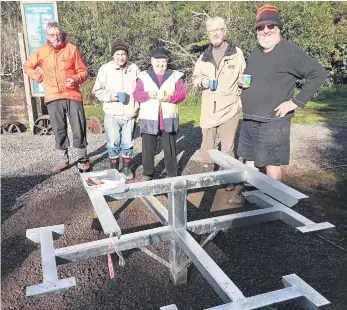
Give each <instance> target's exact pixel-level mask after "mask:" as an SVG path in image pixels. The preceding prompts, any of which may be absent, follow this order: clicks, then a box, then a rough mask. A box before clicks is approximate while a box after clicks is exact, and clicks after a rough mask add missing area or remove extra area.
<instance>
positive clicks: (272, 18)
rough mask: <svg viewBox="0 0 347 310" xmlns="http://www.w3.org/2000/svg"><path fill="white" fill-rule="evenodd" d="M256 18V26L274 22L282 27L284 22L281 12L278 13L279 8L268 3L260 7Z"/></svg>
mask: <svg viewBox="0 0 347 310" xmlns="http://www.w3.org/2000/svg"><path fill="white" fill-rule="evenodd" d="M256 19H257V23H256V24H255V28H257V27H258V26H265V25H269V24H274V25H277V26H278V27H279V28H282V22H281V18H280V14H279V13H278V8H277V7H276V6H274V5H270V4H266V5H264V6H262V7H260V8H259V9H258V12H257V16H256Z"/></svg>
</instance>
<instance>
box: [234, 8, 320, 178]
mask: <svg viewBox="0 0 347 310" xmlns="http://www.w3.org/2000/svg"><path fill="white" fill-rule="evenodd" d="M255 27H256V31H257V38H258V43H259V45H258V46H257V47H256V48H255V49H254V50H253V51H252V53H251V54H250V56H249V58H248V61H247V66H246V70H245V72H244V73H245V74H249V75H252V82H251V86H250V88H248V89H244V90H243V91H242V95H241V100H242V107H243V119H244V121H243V123H242V127H241V132H240V139H239V146H238V155H239V156H241V157H242V158H243V159H245V160H246V165H247V166H249V167H253V168H256V169H257V168H260V167H266V174H267V175H268V176H270V177H272V178H273V179H276V180H278V181H280V180H281V177H282V173H281V166H282V165H288V164H289V153H290V137H289V134H290V124H291V118H292V117H293V116H294V110H295V109H296V108H297V107H301V108H304V107H305V105H306V103H307V102H308V101H309V100H310V99H311V98H312V96H313V95H314V93H315V92H316V91H317V90H318V89H319V87H320V86H321V85H322V83H323V81H324V80H325V78H326V71H325V70H324V68H323V67H322V66H321V65H320V64H319V63H318V62H317V61H316V60H314V59H313V58H311V57H310V56H309V55H307V54H306V53H305V52H304V51H303V50H302V49H301V48H299V47H298V46H297V45H295V44H293V43H290V42H288V41H286V40H284V39H283V38H282V36H281V28H282V23H281V20H280V15H279V13H278V9H277V7H275V6H273V5H265V6H263V7H261V8H259V10H258V13H257V23H256V26H255ZM297 79H305V82H304V84H303V86H302V88H301V90H300V92H299V93H298V94H297V95H296V96H294V88H295V83H296V81H297Z"/></svg>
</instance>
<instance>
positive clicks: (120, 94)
mask: <svg viewBox="0 0 347 310" xmlns="http://www.w3.org/2000/svg"><path fill="white" fill-rule="evenodd" d="M117 97H118V100H119V101H120V102H122V103H125V101H126V99H127V93H125V92H123V91H120V92H118V93H117Z"/></svg>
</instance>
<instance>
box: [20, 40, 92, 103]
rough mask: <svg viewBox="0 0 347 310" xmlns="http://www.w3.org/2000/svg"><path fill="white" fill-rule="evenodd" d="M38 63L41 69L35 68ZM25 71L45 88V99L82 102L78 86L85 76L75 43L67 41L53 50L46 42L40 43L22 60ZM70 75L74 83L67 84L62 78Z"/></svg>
mask: <svg viewBox="0 0 347 310" xmlns="http://www.w3.org/2000/svg"><path fill="white" fill-rule="evenodd" d="M37 67H40V71H37V70H35V69H36V68H37ZM24 71H25V73H26V74H27V75H28V76H29V77H30V78H31V79H33V80H35V81H37V82H38V83H41V85H42V86H43V88H44V89H45V100H44V101H45V103H46V104H47V103H49V102H51V101H54V100H58V99H74V100H77V101H81V102H82V93H81V91H80V89H79V87H78V85H79V84H82V83H83V82H84V81H85V80H86V79H87V77H88V69H87V67H86V66H85V64H84V62H83V60H82V57H81V54H80V53H79V51H78V49H77V48H76V46H75V45H73V44H71V43H67V44H65V45H63V46H62V47H61V48H60V49H57V50H55V49H54V48H53V47H51V46H50V45H48V44H45V45H42V46H41V47H39V48H38V49H37V50H36V51H35V52H34V53H33V54H32V55H31V56H30V57H29V58H28V59H27V61H26V62H25V63H24ZM67 78H73V80H74V81H75V85H74V86H71V87H67V86H65V84H64V81H65V80H66V79H67Z"/></svg>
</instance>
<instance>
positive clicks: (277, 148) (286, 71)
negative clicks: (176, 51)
mask: <svg viewBox="0 0 347 310" xmlns="http://www.w3.org/2000/svg"><path fill="white" fill-rule="evenodd" d="M281 29H282V22H281V19H280V15H279V12H278V9H277V7H275V6H273V5H265V6H262V7H261V8H259V9H258V12H257V15H256V23H255V31H256V35H257V39H258V45H257V46H256V47H255V48H254V50H253V51H252V53H251V54H250V56H249V57H248V59H247V63H246V61H245V58H244V55H243V53H242V50H241V49H240V48H238V47H236V46H235V45H234V44H233V43H232V41H231V40H230V39H229V38H228V37H227V25H226V23H225V21H224V19H223V18H221V17H214V18H209V19H208V20H207V21H206V30H207V35H208V38H209V40H210V44H209V46H208V47H207V48H206V50H205V51H204V52H203V54H202V55H201V56H200V57H199V59H198V60H197V62H196V64H195V68H194V72H193V77H192V82H193V86H194V87H195V88H196V89H198V90H200V91H201V93H202V104H201V117H200V127H201V129H202V143H201V156H202V159H201V160H202V164H203V166H204V167H206V168H208V167H211V166H212V165H213V162H212V160H211V159H210V157H209V155H208V151H209V150H211V149H213V148H214V145H215V142H216V137H217V134H218V135H219V138H220V142H221V151H222V152H224V153H226V154H229V155H232V156H233V153H234V140H235V134H236V130H237V127H238V124H239V120H240V118H241V117H243V122H242V125H241V130H240V137H239V144H238V155H239V156H240V157H242V158H243V159H244V160H245V162H246V165H247V166H249V167H252V168H254V169H259V168H261V167H265V168H266V174H267V175H268V176H270V177H272V178H274V179H276V180H279V181H280V180H281V166H282V165H288V164H289V155H290V125H291V118H292V117H293V115H294V111H295V109H296V108H297V107H301V108H304V107H305V105H306V103H307V102H308V101H309V100H310V99H311V98H312V96H313V95H314V93H315V92H316V91H317V90H318V89H319V87H320V86H321V85H322V83H323V81H324V80H325V78H326V71H325V70H324V68H323V67H322V66H321V65H320V64H319V63H318V62H317V61H316V60H314V59H313V58H311V57H310V56H309V55H308V54H306V53H305V52H304V51H303V50H302V49H301V48H299V47H298V46H297V45H295V44H293V43H291V42H288V41H287V40H285V39H284V38H283V37H282V36H281ZM111 56H112V60H111V61H109V62H108V63H106V64H104V65H102V66H101V68H100V69H99V71H98V74H97V78H96V82H95V85H94V87H93V90H92V92H93V94H94V95H95V96H96V97H97V99H98V100H99V101H101V102H103V110H104V113H105V119H104V128H105V135H106V141H107V143H106V146H107V150H108V155H109V160H110V166H111V168H112V169H118V170H120V171H121V172H123V173H124V175H125V176H126V178H127V179H128V180H130V179H133V178H134V174H133V171H132V155H133V145H134V129H135V124H136V120H137V119H140V133H141V137H142V164H143V175H142V181H147V180H151V179H152V178H153V177H154V156H155V152H156V148H157V141H158V137H161V142H162V146H163V150H164V161H165V168H166V173H167V176H168V177H174V176H177V174H178V171H177V159H176V136H177V133H178V129H179V116H178V104H179V103H180V102H182V101H183V100H184V99H185V98H186V91H185V87H184V80H183V73H181V72H179V71H176V70H171V69H169V68H168V62H169V57H170V55H169V53H168V51H167V50H166V49H165V48H162V47H159V48H154V49H152V50H151V52H150V55H149V56H150V60H151V66H150V67H149V68H148V70H146V71H143V72H141V71H140V70H139V68H138V67H137V65H136V64H134V63H131V62H129V60H128V56H129V49H128V46H127V44H126V43H125V42H124V41H123V40H122V39H117V40H115V41H114V42H113V44H112V48H111ZM38 67H39V68H40V69H39V70H36V69H37V68H38ZM24 70H25V72H26V74H27V75H28V76H29V77H30V78H32V79H33V80H36V81H37V82H38V83H40V84H41V85H42V86H43V88H44V89H45V103H46V104H47V108H48V113H49V116H50V120H51V124H52V128H53V132H54V134H55V142H56V149H57V153H58V156H59V160H58V163H57V165H55V166H54V167H53V170H52V172H55V173H57V172H61V171H63V170H64V169H66V168H67V167H68V166H69V157H68V147H69V139H68V133H67V119H66V115H67V116H68V117H69V122H70V125H71V128H72V135H73V147H75V148H77V150H78V162H77V167H78V169H79V171H80V172H86V171H89V170H90V161H89V159H88V155H87V139H86V118H85V114H84V109H83V104H82V94H81V91H80V89H79V85H80V84H81V83H83V82H84V81H85V80H86V79H87V76H88V70H87V68H86V66H85V64H84V62H83V60H82V58H81V55H80V53H79V51H78V49H77V48H76V46H74V45H73V44H71V43H68V42H67V41H66V33H65V32H64V31H63V30H62V29H61V27H60V26H59V24H57V23H56V22H51V23H48V25H47V44H45V45H43V46H41V47H40V48H38V49H37V50H36V51H35V52H34V53H33V54H32V55H31V56H30V57H29V58H28V60H27V61H26V62H25V64H24ZM244 74H247V75H250V76H251V85H250V87H248V88H246V87H244V86H245V85H244V82H243V79H242V77H243V75H244ZM298 79H302V80H304V82H303V85H302V87H301V89H300V91H299V92H298V93H297V94H296V93H295V92H294V89H295V85H296V82H297V80H298ZM211 80H214V81H216V82H217V83H216V88H213V89H212V88H211ZM120 165H121V168H120ZM228 189H230V190H232V189H233V186H232V185H230V186H228Z"/></svg>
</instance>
